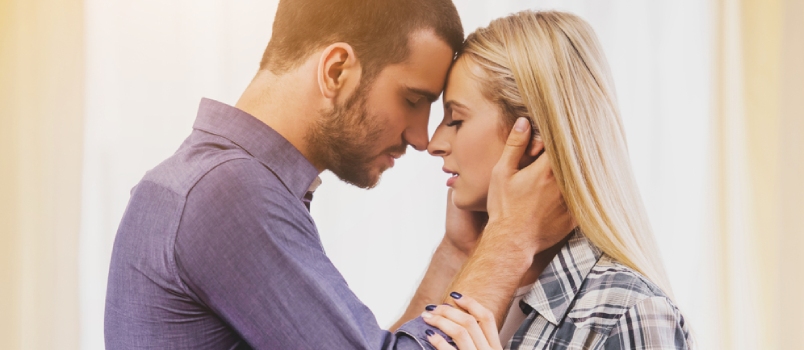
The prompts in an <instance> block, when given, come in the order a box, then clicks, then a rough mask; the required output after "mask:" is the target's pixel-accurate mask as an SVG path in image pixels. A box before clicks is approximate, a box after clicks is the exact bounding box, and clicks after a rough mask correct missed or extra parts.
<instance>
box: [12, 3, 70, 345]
mask: <svg viewBox="0 0 804 350" xmlns="http://www.w3.org/2000/svg"><path fill="white" fill-rule="evenodd" d="M83 35H84V33H83V7H82V1H80V0H62V1H57V0H2V1H0V38H2V41H0V76H2V80H0V106H2V111H1V112H0V113H2V114H0V161H2V163H0V164H2V165H0V286H2V287H0V288H2V289H0V315H2V316H0V348H2V349H76V348H78V346H79V344H78V343H79V340H78V334H79V332H78V330H79V328H78V327H79V326H78V260H77V256H78V232H79V220H80V211H79V210H80V204H81V202H80V184H81V172H80V170H81V154H82V153H81V146H82V130H83V125H82V119H83V104H84V94H83V79H84V74H83V65H84V60H83V52H84V50H83Z"/></svg>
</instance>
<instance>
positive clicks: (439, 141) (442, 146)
mask: <svg viewBox="0 0 804 350" xmlns="http://www.w3.org/2000/svg"><path fill="white" fill-rule="evenodd" d="M445 136H446V135H445V134H444V128H443V127H442V126H439V127H438V128H436V131H435V133H434V134H433V138H432V139H431V140H430V144H429V145H427V152H428V153H430V155H432V156H436V157H443V156H446V155H448V154H449V152H450V144H449V142H448V141H447V139H446V137H445Z"/></svg>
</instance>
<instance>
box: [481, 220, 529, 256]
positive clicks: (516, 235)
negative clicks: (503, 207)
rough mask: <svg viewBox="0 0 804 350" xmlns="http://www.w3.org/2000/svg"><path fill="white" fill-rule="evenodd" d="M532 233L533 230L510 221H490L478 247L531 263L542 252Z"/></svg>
mask: <svg viewBox="0 0 804 350" xmlns="http://www.w3.org/2000/svg"><path fill="white" fill-rule="evenodd" d="M531 231H532V229H531V228H528V227H524V225H522V224H520V223H512V222H510V220H508V221H506V220H494V221H489V223H488V225H486V228H485V230H483V236H482V239H481V240H480V242H478V246H479V245H480V244H483V245H484V249H492V250H500V251H503V252H506V255H513V256H514V257H518V258H520V259H521V260H522V261H525V262H529V261H532V260H533V256H534V255H536V254H537V253H538V252H539V251H540V250H539V244H538V242H536V241H535V240H533V239H531V238H532V237H533V233H532V232H531Z"/></svg>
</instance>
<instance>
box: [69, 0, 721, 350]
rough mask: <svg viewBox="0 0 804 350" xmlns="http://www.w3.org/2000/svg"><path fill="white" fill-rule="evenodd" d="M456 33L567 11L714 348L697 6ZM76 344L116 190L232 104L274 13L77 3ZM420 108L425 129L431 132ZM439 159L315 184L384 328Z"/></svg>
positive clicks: (431, 213) (678, 276) (350, 274)
mask: <svg viewBox="0 0 804 350" xmlns="http://www.w3.org/2000/svg"><path fill="white" fill-rule="evenodd" d="M455 3H456V5H457V7H458V10H459V12H460V15H461V17H462V19H463V23H464V27H465V29H466V32H467V34H468V33H469V32H471V31H472V30H474V29H475V28H477V27H479V26H484V25H486V24H488V22H489V21H490V20H491V19H493V18H496V17H500V16H504V15H506V14H509V13H512V12H516V11H519V10H523V9H559V10H566V11H571V12H574V13H576V14H578V15H580V16H582V17H583V18H585V19H587V20H588V21H589V22H590V23H591V25H592V26H593V27H594V28H595V30H596V32H597V34H598V37H599V39H600V41H601V42H602V44H603V47H604V50H605V52H606V54H607V56H608V59H609V63H610V65H611V69H612V71H613V75H614V78H615V84H616V88H617V92H618V96H619V101H620V107H621V109H622V113H623V119H624V123H625V127H626V131H627V134H628V138H629V150H630V152H631V156H632V158H633V163H634V167H635V169H634V170H635V172H636V176H637V179H638V181H639V185H640V188H641V190H642V194H643V197H644V199H645V202H646V205H647V207H648V212H649V215H650V217H651V220H652V223H653V227H654V229H655V233H656V235H657V236H658V241H659V243H660V246H661V250H662V254H663V258H664V261H665V264H666V265H667V268H668V270H669V274H670V279H671V281H672V283H673V287H674V289H675V294H676V296H677V299H678V302H679V304H680V306H681V307H682V308H683V310H684V312H685V313H686V314H687V316H688V318H689V319H690V321H691V322H692V325H693V327H694V328H695V329H696V331H697V334H698V338H699V341H700V342H701V345H702V347H701V348H702V349H714V348H718V347H720V344H719V343H718V341H719V340H718V339H719V338H718V336H717V335H718V334H719V333H720V329H719V322H718V318H717V313H718V309H717V307H718V306H717V305H719V304H718V303H716V302H714V301H715V300H717V298H718V296H717V295H716V293H717V289H716V288H714V287H713V284H712V283H711V281H714V280H716V266H717V261H715V258H712V256H713V255H712V254H710V252H711V251H713V250H714V244H715V235H713V234H711V232H713V226H712V225H714V224H713V222H712V221H711V220H710V219H709V218H710V217H711V216H712V210H711V209H710V208H712V207H713V202H712V198H714V195H713V194H712V191H713V190H712V187H713V186H712V179H713V174H712V170H711V169H712V168H711V163H712V162H713V155H712V144H711V143H712V142H711V134H712V126H711V118H710V113H711V108H712V106H711V105H710V101H711V97H712V96H711V95H712V82H711V76H712V74H711V61H712V50H711V48H712V46H713V42H712V41H713V33H712V18H713V16H712V13H711V11H712V9H711V8H710V3H709V2H708V1H700V0H662V1H626V0H622V1H610V0H607V1H601V0H589V1H513V0H511V1H501V0H483V1H468V0H464V1H455ZM85 6H86V9H85V16H86V47H87V48H86V60H87V64H86V67H87V68H86V69H87V72H86V85H87V86H86V99H85V102H86V110H87V113H86V124H85V145H84V150H85V154H84V174H83V176H84V181H83V205H82V213H83V214H82V215H83V216H82V230H81V239H80V259H81V260H80V263H81V280H80V283H81V315H82V316H81V332H82V334H81V339H82V348H84V349H102V348H103V335H102V334H103V305H104V296H105V287H106V277H107V273H108V266H109V259H110V255H111V246H112V241H113V238H114V234H115V231H116V229H117V224H118V222H119V220H120V218H121V216H122V213H123V210H124V208H125V206H126V202H127V200H128V196H129V190H130V189H131V187H132V186H134V184H136V182H137V181H138V180H139V179H140V178H141V177H142V175H143V174H144V172H145V171H146V170H148V169H150V168H152V167H154V166H156V165H157V164H158V163H159V162H160V161H161V160H163V159H165V158H166V157H168V156H169V155H170V154H172V153H173V151H174V150H175V149H176V148H177V147H178V146H179V144H180V142H181V141H182V140H183V138H184V137H186V136H187V135H188V134H189V133H190V131H191V126H192V122H193V120H194V118H195V113H196V108H197V105H198V101H199V99H200V98H201V97H210V98H213V99H217V100H220V101H222V102H226V103H230V104H234V102H236V100H237V98H238V96H239V94H240V93H241V92H242V90H243V89H244V88H245V86H246V84H247V83H248V82H249V80H250V79H251V78H252V76H253V74H254V73H255V71H256V68H257V65H258V62H259V59H260V57H261V53H262V50H263V49H264V48H265V45H266V44H267V42H268V39H269V38H270V28H271V22H272V17H273V14H274V11H275V7H276V1H255V0H251V1H236V2H231V1H223V0H206V1H198V0H193V1H190V0H177V1H156V0H143V1H136V2H124V1H119V2H112V1H103V0H87V1H86V5H85ZM441 117H442V111H441V107H440V105H439V104H435V105H434V106H433V112H432V115H431V128H430V131H431V132H432V131H433V130H434V126H435V125H436V124H437V123H438V122H440V120H441ZM440 167H441V160H440V159H436V158H433V157H430V156H429V155H427V154H425V153H418V152H413V151H411V152H409V154H408V155H407V156H405V157H404V158H402V159H401V160H400V161H399V162H398V163H397V165H396V167H395V168H394V169H392V170H390V171H389V172H387V173H386V175H384V177H383V179H382V182H381V183H380V185H379V187H378V188H376V189H374V190H371V191H364V190H359V189H355V188H352V187H349V186H347V185H344V184H342V183H340V182H339V181H338V180H337V179H336V178H335V177H333V176H331V174H328V173H325V174H324V175H323V176H322V177H323V179H324V184H323V186H322V187H321V188H320V189H319V191H317V192H316V198H315V201H314V202H313V206H312V208H313V209H312V212H313V216H314V218H315V220H316V223H317V225H318V227H319V231H320V233H321V237H322V240H323V242H324V246H325V248H326V251H327V253H328V254H329V256H330V257H331V259H332V261H333V262H334V263H335V265H336V266H337V267H338V268H339V269H340V270H341V271H342V273H343V274H344V276H345V278H346V280H347V281H348V282H349V284H350V286H351V287H352V288H353V290H354V291H355V293H356V294H357V295H358V296H359V297H360V298H361V299H362V300H363V301H364V302H365V303H366V304H367V305H368V306H369V307H370V308H371V309H372V310H373V311H374V312H375V314H376V316H377V319H378V321H379V322H380V324H381V325H385V326H389V325H390V324H391V323H392V322H393V321H394V320H395V318H396V317H398V316H399V314H401V312H402V310H403V309H404V307H405V305H406V303H407V301H408V298H409V297H410V296H411V295H412V293H413V291H414V289H415V287H416V285H417V283H418V281H419V279H420V278H421V275H422V274H423V272H424V269H425V267H426V265H427V263H428V261H429V257H430V254H431V253H432V251H433V249H434V248H435V245H436V244H437V242H438V241H439V240H440V237H441V235H442V234H443V225H444V218H443V215H444V204H445V194H446V187H445V186H444V183H445V180H446V175H445V174H443V173H441V171H440Z"/></svg>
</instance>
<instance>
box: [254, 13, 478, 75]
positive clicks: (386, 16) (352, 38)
mask: <svg viewBox="0 0 804 350" xmlns="http://www.w3.org/2000/svg"><path fill="white" fill-rule="evenodd" d="M422 29H431V30H433V31H434V33H435V34H436V35H437V36H438V37H439V38H441V39H443V40H444V41H445V42H446V43H447V44H448V45H449V46H450V47H451V48H452V50H453V52H456V53H457V52H458V51H459V50H460V49H461V45H462V44H463V27H462V25H461V20H460V17H458V11H457V10H456V9H455V5H454V4H453V3H452V1H451V0H280V1H279V7H278V8H277V11H276V17H275V18H274V25H273V33H272V34H271V40H270V41H269V42H268V47H267V48H266V49H265V53H264V54H263V57H262V62H260V69H268V70H270V71H271V72H273V73H274V74H282V73H285V72H287V71H289V70H291V69H293V68H296V67H298V66H299V65H300V64H301V62H302V60H303V59H304V58H305V57H306V56H307V55H309V54H310V53H311V52H313V51H314V50H316V49H320V48H322V47H325V46H327V45H330V44H332V43H336V42H345V43H348V44H349V45H351V46H352V48H353V49H354V52H355V55H356V56H357V58H358V60H359V61H360V64H361V66H362V69H363V73H362V76H363V79H367V80H370V79H372V78H373V77H374V75H376V74H377V73H379V72H380V71H381V70H382V68H384V67H385V66H386V65H388V64H392V63H399V62H402V61H404V60H405V59H407V57H408V54H409V51H410V50H409V48H408V38H409V36H410V34H411V33H413V32H415V31H417V30H422Z"/></svg>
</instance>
